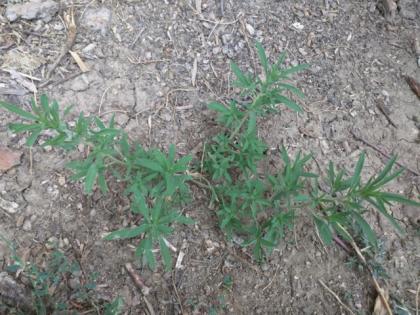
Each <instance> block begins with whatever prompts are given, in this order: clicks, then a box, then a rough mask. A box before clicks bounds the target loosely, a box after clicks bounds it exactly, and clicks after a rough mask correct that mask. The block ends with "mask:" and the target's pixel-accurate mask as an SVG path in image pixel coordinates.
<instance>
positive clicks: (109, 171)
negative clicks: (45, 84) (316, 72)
mask: <svg viewBox="0 0 420 315" xmlns="http://www.w3.org/2000/svg"><path fill="white" fill-rule="evenodd" d="M0 107H3V108H5V109H7V110H9V111H10V112H13V113H15V114H17V115H19V116H20V117H21V118H22V119H24V120H25V121H27V122H26V123H13V124H11V125H10V129H11V130H12V131H13V132H28V138H27V142H26V143H27V145H29V146H32V145H34V144H35V143H36V141H37V139H38V138H40V137H43V138H45V142H44V144H43V145H44V146H45V145H50V146H55V147H59V148H63V149H65V150H74V149H75V148H76V147H77V146H78V145H80V144H83V145H85V146H86V147H87V148H88V149H87V151H88V152H89V153H88V155H87V157H86V158H85V159H83V160H75V161H71V162H70V163H68V164H67V167H68V168H70V169H71V170H72V171H73V176H72V178H71V179H73V180H81V181H83V183H84V188H85V192H86V193H87V194H91V193H92V192H93V190H94V189H95V187H96V186H98V187H99V189H100V190H101V192H102V193H104V194H105V193H108V192H109V189H108V183H109V181H111V180H112V178H114V179H115V180H118V181H119V182H122V183H124V186H125V191H124V193H125V194H126V195H129V196H130V198H131V202H132V204H131V211H132V212H133V213H134V214H135V215H141V216H142V221H141V223H140V225H139V226H135V227H131V228H125V229H121V230H117V231H115V232H112V233H110V234H109V235H108V236H106V237H105V238H106V239H108V240H116V239H127V238H133V237H137V236H140V235H142V236H143V237H142V240H141V241H140V243H139V245H138V247H137V251H136V254H137V255H138V256H139V257H144V258H145V260H146V262H147V263H148V265H149V266H150V267H151V268H154V267H155V265H156V258H155V255H154V253H153V251H152V249H153V246H154V245H155V244H157V245H158V246H159V248H160V253H161V256H162V257H163V261H164V264H165V266H166V268H167V269H169V268H170V267H171V265H172V261H171V255H170V252H169V249H168V246H167V241H166V239H165V238H164V237H165V236H166V235H168V234H170V233H171V232H172V228H171V227H170V225H171V224H172V223H174V222H179V223H191V222H192V220H191V219H189V218H186V217H184V216H182V215H181V214H180V212H179V207H180V206H181V205H182V204H183V203H185V202H186V201H187V200H188V192H189V189H188V186H187V185H186V182H187V181H188V180H189V179H190V176H189V175H188V174H187V169H188V164H189V162H190V160H191V157H190V156H185V157H182V158H180V159H178V160H177V159H176V153H175V146H174V145H171V146H170V147H169V151H168V154H165V153H163V152H162V151H160V150H157V149H150V150H146V149H145V148H143V147H142V146H141V145H140V144H130V143H129V140H128V136H127V134H126V133H125V132H124V131H123V130H121V129H119V128H117V127H116V126H115V123H114V120H113V119H111V120H110V122H109V123H108V124H107V125H105V123H104V122H102V121H101V120H100V119H99V118H98V117H95V116H85V115H84V114H83V113H81V114H80V115H79V117H78V118H77V120H76V121H75V122H74V123H73V124H70V123H69V122H67V121H66V120H65V118H66V116H67V115H68V114H69V112H70V109H71V108H67V109H65V111H64V113H63V115H61V114H60V111H59V106H58V104H57V102H55V101H53V102H49V100H48V98H47V96H45V95H41V97H40V104H39V105H38V104H37V102H36V100H33V101H32V105H31V111H25V110H23V109H21V108H19V107H17V106H15V105H13V104H9V103H6V102H0ZM47 131H48V134H49V135H50V136H48V135H47V133H46V132H47ZM51 134H53V135H51Z"/></svg>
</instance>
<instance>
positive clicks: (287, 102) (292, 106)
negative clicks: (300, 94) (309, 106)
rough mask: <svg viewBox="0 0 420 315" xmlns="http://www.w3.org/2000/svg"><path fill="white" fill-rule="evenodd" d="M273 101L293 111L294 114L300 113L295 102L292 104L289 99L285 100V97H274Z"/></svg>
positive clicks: (300, 109) (300, 110)
mask: <svg viewBox="0 0 420 315" xmlns="http://www.w3.org/2000/svg"><path fill="white" fill-rule="evenodd" d="M274 101H275V102H276V103H281V104H284V105H286V106H287V107H289V108H290V109H291V110H294V111H295V112H298V113H301V112H302V108H300V106H299V105H298V104H296V103H295V102H293V101H292V100H291V99H289V98H287V97H286V96H283V95H276V96H275V97H274Z"/></svg>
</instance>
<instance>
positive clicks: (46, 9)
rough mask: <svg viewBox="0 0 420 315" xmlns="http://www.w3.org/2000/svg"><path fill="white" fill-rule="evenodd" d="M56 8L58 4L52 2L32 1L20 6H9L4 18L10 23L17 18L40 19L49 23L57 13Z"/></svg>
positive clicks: (46, 0) (50, 0)
mask: <svg viewBox="0 0 420 315" xmlns="http://www.w3.org/2000/svg"><path fill="white" fill-rule="evenodd" d="M58 8H59V6H58V3H56V2H55V1H52V0H32V1H29V2H26V3H22V4H14V5H9V6H8V7H7V9H6V18H7V19H8V20H9V21H10V22H13V21H16V20H17V19H19V18H22V19H25V20H34V19H42V20H44V21H45V22H49V21H51V19H52V17H53V16H54V15H55V14H56V13H57V12H58Z"/></svg>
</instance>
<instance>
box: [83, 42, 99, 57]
mask: <svg viewBox="0 0 420 315" xmlns="http://www.w3.org/2000/svg"><path fill="white" fill-rule="evenodd" d="M95 48H96V43H90V44H89V45H87V46H86V47H85V48H83V49H82V53H84V54H89V53H91V52H92V51H93V50H94V49H95Z"/></svg>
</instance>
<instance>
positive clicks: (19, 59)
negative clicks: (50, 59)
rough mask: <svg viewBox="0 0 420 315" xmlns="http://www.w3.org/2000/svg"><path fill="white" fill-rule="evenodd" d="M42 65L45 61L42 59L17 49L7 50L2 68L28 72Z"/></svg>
mask: <svg viewBox="0 0 420 315" xmlns="http://www.w3.org/2000/svg"><path fill="white" fill-rule="evenodd" d="M44 63H45V60H44V58H43V57H40V56H35V55H33V54H30V53H28V52H26V51H24V50H23V49H22V50H21V49H20V47H17V48H16V49H12V50H9V51H8V52H7V53H6V54H5V55H4V60H3V65H2V67H3V68H9V69H14V70H22V71H24V72H28V71H34V70H35V69H37V68H39V67H40V66H41V65H42V64H44Z"/></svg>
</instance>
